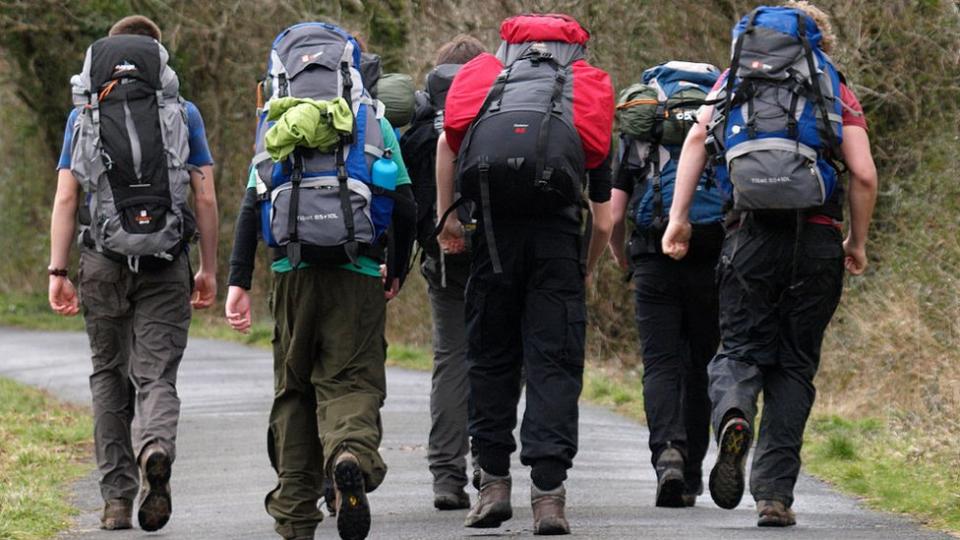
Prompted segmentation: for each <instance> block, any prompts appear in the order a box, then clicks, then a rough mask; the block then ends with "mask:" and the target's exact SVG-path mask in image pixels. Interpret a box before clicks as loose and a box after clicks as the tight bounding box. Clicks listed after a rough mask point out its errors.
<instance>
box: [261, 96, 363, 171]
mask: <svg viewBox="0 0 960 540" xmlns="http://www.w3.org/2000/svg"><path fill="white" fill-rule="evenodd" d="M267 120H275V121H276V122H277V123H276V124H274V125H273V127H271V128H270V129H269V130H268V131H267V134H266V136H265V137H264V142H265V143H266V150H267V153H269V154H270V157H271V158H272V159H273V161H277V162H279V161H282V160H283V159H284V158H286V157H287V156H288V155H290V153H291V152H293V149H294V148H296V147H297V146H303V147H306V148H316V149H318V150H320V151H321V152H332V151H333V150H334V149H335V148H336V147H337V143H338V142H339V140H340V136H341V135H349V134H351V133H352V132H353V111H351V110H350V105H349V104H347V101H346V100H345V99H343V98H342V97H338V98H335V99H333V100H330V101H318V100H315V99H309V98H295V97H283V98H276V99H274V100H273V103H272V104H271V106H270V113H269V115H268V116H267Z"/></svg>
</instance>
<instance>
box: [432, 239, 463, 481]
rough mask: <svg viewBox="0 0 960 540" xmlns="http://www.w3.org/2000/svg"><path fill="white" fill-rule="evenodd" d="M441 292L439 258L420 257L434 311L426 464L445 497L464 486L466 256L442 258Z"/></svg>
mask: <svg viewBox="0 0 960 540" xmlns="http://www.w3.org/2000/svg"><path fill="white" fill-rule="evenodd" d="M444 262H445V263H446V264H445V266H446V287H444V286H443V281H444V280H443V278H444V275H443V270H442V268H441V264H440V261H439V259H435V258H433V257H430V256H426V257H424V261H423V264H422V265H421V267H420V270H421V273H422V274H423V277H424V278H425V279H426V281H427V287H428V288H427V292H428V294H429V296H430V308H431V310H432V312H433V374H432V380H433V385H432V388H431V390H430V419H431V425H430V437H429V441H428V449H427V461H428V462H429V464H430V472H431V473H432V474H433V487H434V491H435V492H450V491H457V490H460V489H462V488H463V487H464V486H466V485H467V461H466V456H467V454H468V453H469V452H470V439H469V435H468V433H467V422H468V417H469V413H468V411H469V399H468V395H469V391H470V390H469V384H468V381H467V358H466V353H467V335H466V326H465V323H464V305H463V304H464V296H463V295H464V290H465V289H466V285H467V278H468V277H469V276H470V261H469V259H468V258H467V257H465V256H459V257H447V258H446V260H445V261H444Z"/></svg>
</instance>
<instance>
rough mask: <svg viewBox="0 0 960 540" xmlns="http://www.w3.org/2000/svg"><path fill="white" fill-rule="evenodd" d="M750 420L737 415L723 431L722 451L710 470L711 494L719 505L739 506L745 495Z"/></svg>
mask: <svg viewBox="0 0 960 540" xmlns="http://www.w3.org/2000/svg"><path fill="white" fill-rule="evenodd" d="M751 440H752V435H751V433H750V424H749V423H748V422H747V421H746V420H744V419H743V418H740V417H738V416H734V417H732V418H730V419H729V420H727V422H726V423H725V424H724V426H723V431H721V432H720V443H719V446H720V454H719V455H718V456H717V463H716V464H715V465H714V466H713V470H712V471H710V496H711V497H712V498H713V502H715V503H717V506H719V507H720V508H726V509H728V510H730V509H733V508H736V507H737V505H738V504H740V499H742V498H743V488H744V481H743V466H744V462H745V461H746V459H747V453H748V452H749V451H750V442H751Z"/></svg>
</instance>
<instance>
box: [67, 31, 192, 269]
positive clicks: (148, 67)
mask: <svg viewBox="0 0 960 540" xmlns="http://www.w3.org/2000/svg"><path fill="white" fill-rule="evenodd" d="M168 59H169V54H168V53H167V51H166V49H164V48H163V46H162V45H161V44H160V43H159V42H157V41H156V40H154V39H153V38H150V37H146V36H136V35H123V36H113V37H106V38H103V39H100V40H98V41H96V42H95V43H94V44H93V45H91V46H90V48H88V49H87V54H86V58H85V60H84V63H83V71H82V72H81V73H80V74H79V75H75V76H74V77H73V78H72V79H71V83H72V85H73V103H74V106H75V107H76V108H77V111H78V115H77V122H76V123H75V125H74V127H73V129H74V133H73V146H72V147H71V149H70V156H71V161H70V163H71V172H72V173H73V175H74V176H75V177H76V178H77V180H78V181H79V182H80V184H81V185H82V186H83V189H84V192H85V193H86V198H85V200H86V205H87V207H86V208H85V209H84V212H82V213H81V214H82V216H83V217H82V219H81V227H82V231H83V232H82V234H83V238H84V241H85V242H86V243H89V244H91V246H92V247H94V248H95V249H96V250H97V251H99V252H101V253H104V254H106V255H108V256H110V257H111V258H125V259H126V261H127V263H128V265H129V267H130V269H131V270H133V271H137V270H138V269H139V268H140V262H141V258H146V259H150V260H167V261H170V260H173V259H174V257H176V256H177V255H179V254H180V253H181V252H182V251H183V249H184V245H183V243H184V241H185V239H188V238H189V235H190V234H192V231H190V230H189V229H191V228H192V222H193V218H192V213H191V210H190V208H189V206H188V205H187V195H188V188H189V185H190V173H189V171H188V170H187V168H188V165H187V163H186V161H187V159H188V157H189V155H190V147H189V143H188V140H189V133H188V128H187V114H186V109H185V108H184V102H183V100H182V99H181V98H180V94H179V90H180V85H179V81H178V79H177V74H176V73H174V71H173V70H172V69H171V68H170V66H168V65H167V61H168ZM87 214H89V215H87ZM146 259H145V261H144V262H147V260H146Z"/></svg>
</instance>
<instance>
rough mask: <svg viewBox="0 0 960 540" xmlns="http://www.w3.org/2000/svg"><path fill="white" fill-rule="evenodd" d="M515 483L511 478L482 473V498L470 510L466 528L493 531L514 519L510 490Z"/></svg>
mask: <svg viewBox="0 0 960 540" xmlns="http://www.w3.org/2000/svg"><path fill="white" fill-rule="evenodd" d="M512 485H513V481H512V480H511V479H510V476H509V475H507V476H494V475H492V474H489V473H487V472H486V471H481V472H480V496H479V497H477V504H475V505H474V506H473V508H471V509H470V513H469V514H467V520H466V521H465V522H464V523H463V525H464V526H465V527H472V528H474V529H492V528H495V527H499V526H500V524H501V523H503V522H504V521H506V520H508V519H510V518H512V517H513V507H512V506H510V489H511V487H512Z"/></svg>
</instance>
